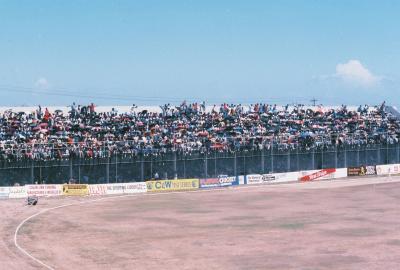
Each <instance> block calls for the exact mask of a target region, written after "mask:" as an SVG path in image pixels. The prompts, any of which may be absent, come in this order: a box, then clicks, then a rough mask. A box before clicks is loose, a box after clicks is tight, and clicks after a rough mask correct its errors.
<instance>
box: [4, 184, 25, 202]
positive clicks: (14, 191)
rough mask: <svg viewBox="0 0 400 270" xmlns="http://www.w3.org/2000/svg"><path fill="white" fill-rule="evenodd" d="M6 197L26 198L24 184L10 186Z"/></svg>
mask: <svg viewBox="0 0 400 270" xmlns="http://www.w3.org/2000/svg"><path fill="white" fill-rule="evenodd" d="M8 197H9V198H10V199H20V198H26V197H27V193H26V188H25V186H18V187H10V194H9V196H8Z"/></svg>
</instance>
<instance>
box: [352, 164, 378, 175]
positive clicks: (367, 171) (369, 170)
mask: <svg viewBox="0 0 400 270" xmlns="http://www.w3.org/2000/svg"><path fill="white" fill-rule="evenodd" d="M364 175H376V167H375V166H359V167H349V168H347V176H364Z"/></svg>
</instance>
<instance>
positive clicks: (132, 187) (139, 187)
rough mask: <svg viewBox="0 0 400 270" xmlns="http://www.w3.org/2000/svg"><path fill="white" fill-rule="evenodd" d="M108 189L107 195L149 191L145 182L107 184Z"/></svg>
mask: <svg viewBox="0 0 400 270" xmlns="http://www.w3.org/2000/svg"><path fill="white" fill-rule="evenodd" d="M106 188H107V190H106V194H107V195H117V194H131V193H142V192H146V191H147V185H146V183H144V182H137V183H136V182H135V183H120V184H107V185H106Z"/></svg>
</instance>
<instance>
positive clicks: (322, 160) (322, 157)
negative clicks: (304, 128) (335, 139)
mask: <svg viewBox="0 0 400 270" xmlns="http://www.w3.org/2000/svg"><path fill="white" fill-rule="evenodd" d="M323 147H324V146H322V150H321V169H323V168H324V151H325V149H324V148H323Z"/></svg>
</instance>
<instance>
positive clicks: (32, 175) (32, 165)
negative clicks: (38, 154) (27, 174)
mask: <svg viewBox="0 0 400 270" xmlns="http://www.w3.org/2000/svg"><path fill="white" fill-rule="evenodd" d="M34 166H35V164H34V160H33V159H32V163H31V182H32V184H34V183H35V172H34Z"/></svg>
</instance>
